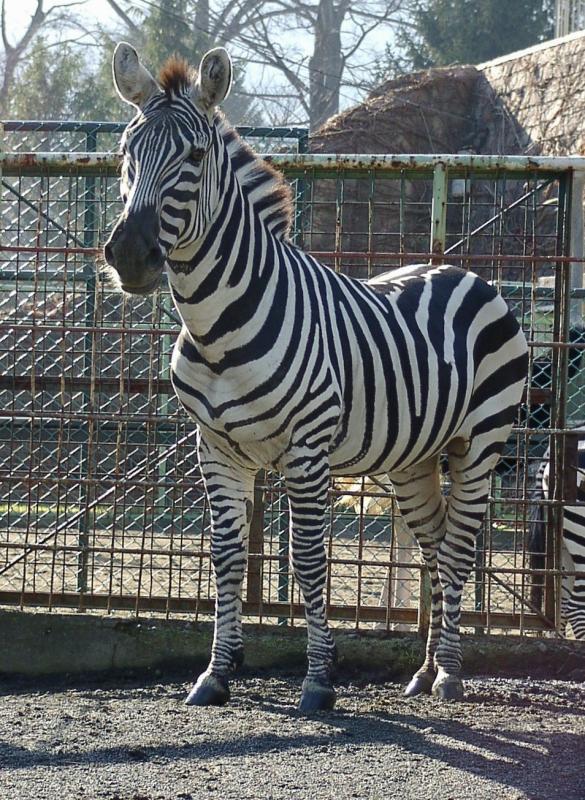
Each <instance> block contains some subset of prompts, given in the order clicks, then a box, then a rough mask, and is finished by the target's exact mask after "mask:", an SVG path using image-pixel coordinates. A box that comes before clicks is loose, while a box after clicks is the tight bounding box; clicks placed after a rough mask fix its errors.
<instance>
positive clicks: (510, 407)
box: [111, 51, 527, 710]
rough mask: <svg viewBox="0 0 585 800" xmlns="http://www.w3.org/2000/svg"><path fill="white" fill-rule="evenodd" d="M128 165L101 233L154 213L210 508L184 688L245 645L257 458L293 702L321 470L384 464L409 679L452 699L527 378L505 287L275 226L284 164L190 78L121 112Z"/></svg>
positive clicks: (219, 687)
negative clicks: (195, 673) (264, 153)
mask: <svg viewBox="0 0 585 800" xmlns="http://www.w3.org/2000/svg"><path fill="white" fill-rule="evenodd" d="M213 52H216V51H213ZM224 52H225V51H222V53H224ZM208 55H209V54H208ZM226 55H227V54H226ZM217 57H218V58H220V60H221V58H223V55H220V56H217ZM206 58H208V56H206V57H205V58H204V61H203V62H202V72H204V71H205V67H204V64H205V59H206ZM224 60H225V59H224ZM226 68H227V67H224V71H225V69H226ZM208 72H209V70H208ZM219 99H221V97H220V98H219ZM194 142H196V143H197V147H198V148H199V149H200V150H204V151H205V155H204V156H203V158H202V159H201V161H200V163H199V166H198V168H197V169H195V168H191V167H190V166H188V163H187V162H188V159H189V153H190V152H191V149H192V147H193V145H194ZM181 159H183V160H182V161H181ZM125 163H126V172H125V175H126V183H127V187H126V191H127V202H126V208H125V212H124V215H123V218H122V220H121V222H119V223H118V225H119V228H118V232H117V240H116V242H114V244H115V245H116V248H118V250H117V251H118V252H119V253H120V254H124V253H126V252H127V249H128V246H129V242H127V241H126V239H128V238H129V234H128V236H126V232H125V231H126V226H128V225H130V226H131V225H135V226H136V227H137V228H138V230H139V232H140V235H144V236H146V232H145V231H144V230H141V229H140V225H139V220H140V214H141V213H142V210H144V209H145V208H153V207H154V208H156V209H158V210H159V218H160V235H159V236H158V246H159V247H160V249H161V251H162V252H163V253H164V256H165V259H166V261H167V264H168V276H169V281H170V285H171V290H172V294H173V298H174V301H175V305H176V308H177V310H178V312H179V314H180V316H181V319H182V321H183V327H182V331H181V333H180V335H179V337H178V341H177V343H176V347H175V350H174V355H173V359H172V380H173V384H174V386H175V389H176V392H177V394H178V396H179V398H180V400H181V402H182V403H183V405H184V407H185V408H186V409H187V411H188V412H189V414H190V415H191V416H192V417H193V419H194V420H196V421H197V423H198V425H199V429H200V449H199V453H200V462H201V469H202V472H203V475H204V478H205V484H206V489H207V493H208V496H209V501H210V506H211V511H212V524H213V534H212V559H213V565H214V570H215V575H216V586H217V608H216V628H215V639H214V644H213V651H212V657H211V661H210V664H209V667H208V669H207V670H206V672H205V673H204V674H203V675H202V676H201V677H200V678H199V680H198V682H197V684H196V685H195V687H194V688H193V690H192V692H191V694H190V696H189V699H188V702H191V703H196V704H204V703H205V704H207V703H220V702H225V700H226V699H227V697H228V689H227V679H228V676H229V674H230V671H231V669H232V668H233V667H234V665H236V664H237V663H239V662H240V660H241V653H242V633H241V590H242V580H243V575H244V569H245V564H246V544H247V536H248V528H249V522H250V511H251V503H252V500H253V481H254V475H255V473H256V471H257V470H258V469H259V468H261V467H264V468H273V469H277V470H279V471H280V472H281V473H282V474H283V475H284V478H285V482H286V486H287V491H288V496H289V500H290V509H291V553H292V564H293V569H294V573H295V576H296V579H297V581H298V584H299V586H300V587H301V590H302V593H303V596H304V599H305V606H306V618H307V625H308V660H309V667H308V673H307V678H306V680H305V683H304V685H303V696H302V700H301V708H303V709H306V710H311V709H314V708H324V707H330V706H331V705H332V704H333V702H334V692H333V688H332V685H331V680H330V669H331V665H332V662H333V660H334V655H335V648H334V643H333V638H332V635H331V632H330V630H329V627H328V624H327V620H326V610H325V605H324V600H323V589H324V586H325V577H326V553H325V548H324V528H325V512H326V506H327V496H328V487H329V479H330V476H331V475H367V474H387V475H389V477H390V479H391V480H392V482H393V483H394V486H395V489H396V494H397V498H398V501H399V504H400V508H401V511H402V514H403V516H404V519H405V520H406V522H407V524H408V526H409V527H410V530H411V531H412V532H413V533H414V535H415V536H416V537H417V539H418V541H419V543H420V546H421V548H422V551H423V553H424V556H425V559H426V562H427V564H428V566H429V570H430V573H431V581H432V589H433V600H432V620H431V628H430V633H429V640H428V646H427V655H426V659H425V662H424V664H423V666H422V667H421V669H420V670H419V672H418V673H417V675H416V676H415V678H414V679H413V681H412V682H411V684H410V685H409V688H408V690H407V692H408V693H409V694H418V693H419V692H421V691H430V690H431V688H433V690H434V691H435V693H437V694H438V695H440V696H442V697H446V698H448V697H457V696H460V694H461V681H460V679H459V670H460V666H461V651H460V643H459V619H460V604H461V593H462V589H463V586H464V583H465V581H466V579H467V577H468V575H469V572H470V570H471V567H472V564H473V560H474V548H475V537H476V533H477V531H478V529H479V527H480V524H481V521H482V517H483V514H484V510H485V506H486V501H487V496H488V485H489V476H490V472H491V470H492V469H493V468H494V466H495V464H496V462H497V461H498V458H499V456H500V453H501V451H502V448H503V446H504V443H505V441H506V439H507V437H508V435H509V433H510V429H511V426H512V423H513V421H514V419H515V415H516V410H517V407H518V404H519V402H520V398H521V394H522V390H523V386H524V380H525V376H526V366H527V347H526V341H525V339H524V336H523V334H522V331H521V330H520V328H519V325H518V323H517V322H516V320H515V319H514V317H513V316H512V315H511V313H510V312H509V310H508V308H507V306H506V303H505V302H504V301H503V299H502V298H501V297H500V296H499V295H498V294H497V292H496V291H495V290H494V289H493V288H492V287H491V286H489V285H488V284H486V283H485V282H484V281H482V280H481V279H480V278H479V277H477V276H476V275H474V274H472V273H468V272H464V271H463V270H460V269H458V268H455V267H452V266H439V267H430V266H428V265H418V266H413V267H406V268H404V269H401V270H397V271H394V272H391V273H387V274H385V275H382V276H379V277H377V278H375V279H374V280H372V281H370V282H369V283H361V282H358V281H356V280H352V279H351V278H348V277H345V276H343V275H340V274H336V273H335V272H333V271H331V270H329V269H327V268H324V267H323V266H322V265H321V264H319V263H318V262H317V261H316V260H315V259H314V258H312V257H311V256H310V255H308V254H306V253H304V252H302V251H301V250H299V249H298V248H296V247H295V246H294V245H293V244H292V243H291V241H290V240H289V238H288V227H289V222H290V207H289V198H288V196H287V192H286V190H285V189H284V186H283V183H282V179H281V178H280V177H279V176H278V175H276V174H275V173H274V171H272V170H271V169H269V168H268V167H266V166H265V165H264V164H263V162H261V161H260V160H259V159H258V158H257V157H256V156H255V155H254V154H253V153H252V152H251V151H250V150H249V149H248V148H247V147H246V146H245V145H244V144H243V143H242V142H241V141H240V140H239V138H238V137H237V135H236V134H235V133H234V131H233V130H232V129H231V128H229V126H228V125H227V124H226V123H225V122H223V121H222V119H221V117H220V116H219V115H218V114H213V113H208V114H206V113H204V111H202V110H201V107H200V103H199V102H198V97H197V92H196V87H195V88H194V87H193V86H192V85H191V84H189V83H188V82H185V83H184V85H182V87H180V90H179V91H177V92H172V93H169V92H168V91H167V92H166V93H165V94H164V95H163V94H162V93H160V92H159V93H155V94H154V96H152V97H150V98H149V99H148V101H147V102H146V103H145V105H144V107H142V108H141V111H140V114H139V115H138V117H137V118H136V119H135V120H134V122H133V123H132V124H131V126H130V129H129V135H128V136H127V155H126V160H125ZM132 230H134V228H132ZM173 236H174V237H175V239H173ZM111 261H112V263H113V266H114V267H115V268H116V269H117V270H118V272H119V273H120V274H121V276H122V277H121V281H122V284H123V285H124V282H125V281H124V277H123V273H124V263H123V259H122V258H117V256H116V253H114V254H113V255H112V259H111ZM134 280H135V281H137V280H138V279H137V278H136V276H135V277H134ZM149 281H150V278H149ZM143 285H144V284H140V286H143ZM442 451H447V452H448V454H449V466H450V473H451V481H452V490H451V494H450V497H449V499H448V500H446V499H445V498H444V497H443V496H442V494H441V490H440V485H439V467H438V460H439V455H440V453H441V452H442Z"/></svg>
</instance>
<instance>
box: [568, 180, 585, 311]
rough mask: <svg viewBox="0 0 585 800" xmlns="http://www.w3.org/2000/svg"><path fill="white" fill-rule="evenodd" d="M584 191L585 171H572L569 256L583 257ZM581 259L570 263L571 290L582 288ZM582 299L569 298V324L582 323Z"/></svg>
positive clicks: (582, 266)
mask: <svg viewBox="0 0 585 800" xmlns="http://www.w3.org/2000/svg"><path fill="white" fill-rule="evenodd" d="M584 191H585V173H583V172H581V171H579V172H573V175H572V179H571V232H570V246H571V256H573V258H575V259H582V258H583V237H584V231H583V192H584ZM584 269H585V265H584V264H583V262H582V261H580V260H579V261H575V262H574V263H573V264H572V265H571V292H572V291H573V289H581V288H583V270H584ZM583 310H584V309H583V300H582V299H580V298H579V299H577V298H575V299H573V298H571V314H570V316H571V325H583Z"/></svg>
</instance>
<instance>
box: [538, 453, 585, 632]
mask: <svg viewBox="0 0 585 800" xmlns="http://www.w3.org/2000/svg"><path fill="white" fill-rule="evenodd" d="M549 482H550V456H549V452H548V451H547V452H546V453H545V456H544V459H543V461H542V463H541V465H540V467H539V470H538V473H537V476H536V499H551V498H550V491H549V489H550V487H549ZM577 502H578V503H581V504H582V503H585V439H581V440H580V441H579V446H578V465H577ZM545 520H546V509H545V508H544V507H543V506H542V505H540V506H538V507H537V508H536V513H535V518H534V519H533V520H532V523H531V527H530V537H529V544H528V546H529V551H530V553H531V566H532V568H533V569H543V568H544V567H545V566H546V564H545V556H544V554H545V550H546V521H545ZM561 568H562V569H563V570H565V571H566V572H569V573H572V572H575V573H576V574H575V575H565V576H563V578H562V584H561V603H560V612H561V613H560V622H561V626H562V627H563V628H564V627H566V626H567V625H569V626H570V627H571V630H572V632H573V635H574V636H575V638H576V639H582V640H585V505H566V506H564V508H563V527H562V540H561ZM532 599H533V601H534V602H535V603H536V605H538V606H540V605H541V604H542V581H540V580H533V592H532Z"/></svg>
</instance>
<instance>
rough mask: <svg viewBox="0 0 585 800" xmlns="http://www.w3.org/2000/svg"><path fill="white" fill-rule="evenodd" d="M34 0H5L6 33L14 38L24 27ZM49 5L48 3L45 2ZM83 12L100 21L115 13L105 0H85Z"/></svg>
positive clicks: (62, 0) (64, 0)
mask: <svg viewBox="0 0 585 800" xmlns="http://www.w3.org/2000/svg"><path fill="white" fill-rule="evenodd" d="M58 3H59V5H64V6H65V5H73V6H75V0H58ZM55 4H56V3H55ZM36 5H37V4H36V0H6V22H7V27H8V33H9V35H11V36H12V39H13V40H14V38H15V36H18V34H21V33H22V31H23V30H24V29H25V28H26V26H27V24H28V22H29V20H30V18H31V16H32V14H33V13H34V10H35V8H36ZM47 6H49V3H47ZM85 8H86V11H85V13H86V14H87V15H88V16H89V17H90V19H99V20H100V21H102V22H105V21H107V20H112V21H113V20H114V18H115V14H114V13H113V11H112V9H111V8H110V7H109V5H108V4H107V3H106V2H105V0H87V2H86V4H85Z"/></svg>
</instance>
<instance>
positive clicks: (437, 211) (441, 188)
mask: <svg viewBox="0 0 585 800" xmlns="http://www.w3.org/2000/svg"><path fill="white" fill-rule="evenodd" d="M447 192H448V181H447V166H446V165H445V164H443V163H442V162H441V163H439V164H437V165H436V166H435V168H434V170H433V203H432V206H431V250H430V252H431V253H435V254H436V255H437V256H442V255H443V253H444V251H445V241H446V238H447ZM434 260H435V259H433V261H434ZM437 261H439V262H440V261H442V258H438V259H437Z"/></svg>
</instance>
